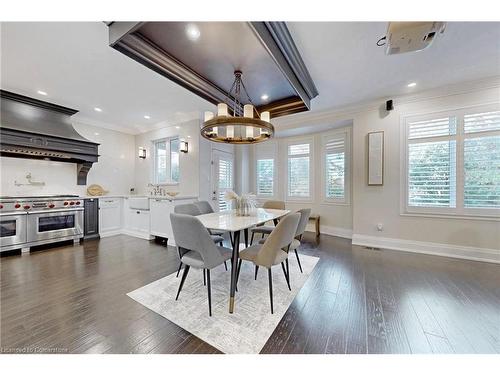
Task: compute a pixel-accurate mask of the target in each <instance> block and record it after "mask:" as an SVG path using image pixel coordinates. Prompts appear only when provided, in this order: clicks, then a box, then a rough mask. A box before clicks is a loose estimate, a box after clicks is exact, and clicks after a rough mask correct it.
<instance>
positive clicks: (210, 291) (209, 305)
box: [207, 270, 212, 316]
mask: <svg viewBox="0 0 500 375" xmlns="http://www.w3.org/2000/svg"><path fill="white" fill-rule="evenodd" d="M207 291H208V316H212V290H211V286H210V270H207Z"/></svg>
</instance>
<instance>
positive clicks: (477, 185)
mask: <svg viewBox="0 0 500 375" xmlns="http://www.w3.org/2000/svg"><path fill="white" fill-rule="evenodd" d="M405 127H406V129H405V131H406V132H405V134H406V187H405V192H406V211H407V212H424V213H438V214H439V213H446V214H455V215H477V216H484V215H486V216H489V215H498V214H499V209H500V108H499V106H498V105H496V106H484V107H476V108H473V109H467V110H457V111H450V112H448V113H441V114H435V115H427V116H419V117H411V118H406V121H405Z"/></svg>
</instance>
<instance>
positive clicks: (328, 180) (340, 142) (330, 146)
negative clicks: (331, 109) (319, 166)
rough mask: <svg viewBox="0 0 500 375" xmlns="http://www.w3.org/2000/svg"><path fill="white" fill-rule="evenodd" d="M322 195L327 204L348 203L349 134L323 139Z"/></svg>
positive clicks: (337, 134)
mask: <svg viewBox="0 0 500 375" xmlns="http://www.w3.org/2000/svg"><path fill="white" fill-rule="evenodd" d="M323 158H324V159H323V163H324V164H323V171H324V180H323V194H324V198H325V200H326V201H328V202H332V203H349V176H350V173H349V163H348V161H349V132H348V131H345V130H342V131H340V132H334V133H331V134H329V135H327V136H325V137H324V138H323Z"/></svg>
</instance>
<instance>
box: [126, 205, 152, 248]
mask: <svg viewBox="0 0 500 375" xmlns="http://www.w3.org/2000/svg"><path fill="white" fill-rule="evenodd" d="M123 211H124V212H123V213H124V215H123V218H124V225H123V226H124V229H123V233H125V234H129V235H131V236H134V237H139V238H144V239H148V240H149V239H151V235H150V227H149V225H150V212H149V210H138V209H133V208H130V206H129V199H128V198H125V199H124V204H123Z"/></svg>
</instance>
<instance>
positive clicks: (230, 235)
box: [229, 232, 234, 248]
mask: <svg viewBox="0 0 500 375" xmlns="http://www.w3.org/2000/svg"><path fill="white" fill-rule="evenodd" d="M229 240H230V241H231V247H232V248H234V240H233V235H232V234H231V232H229Z"/></svg>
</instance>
